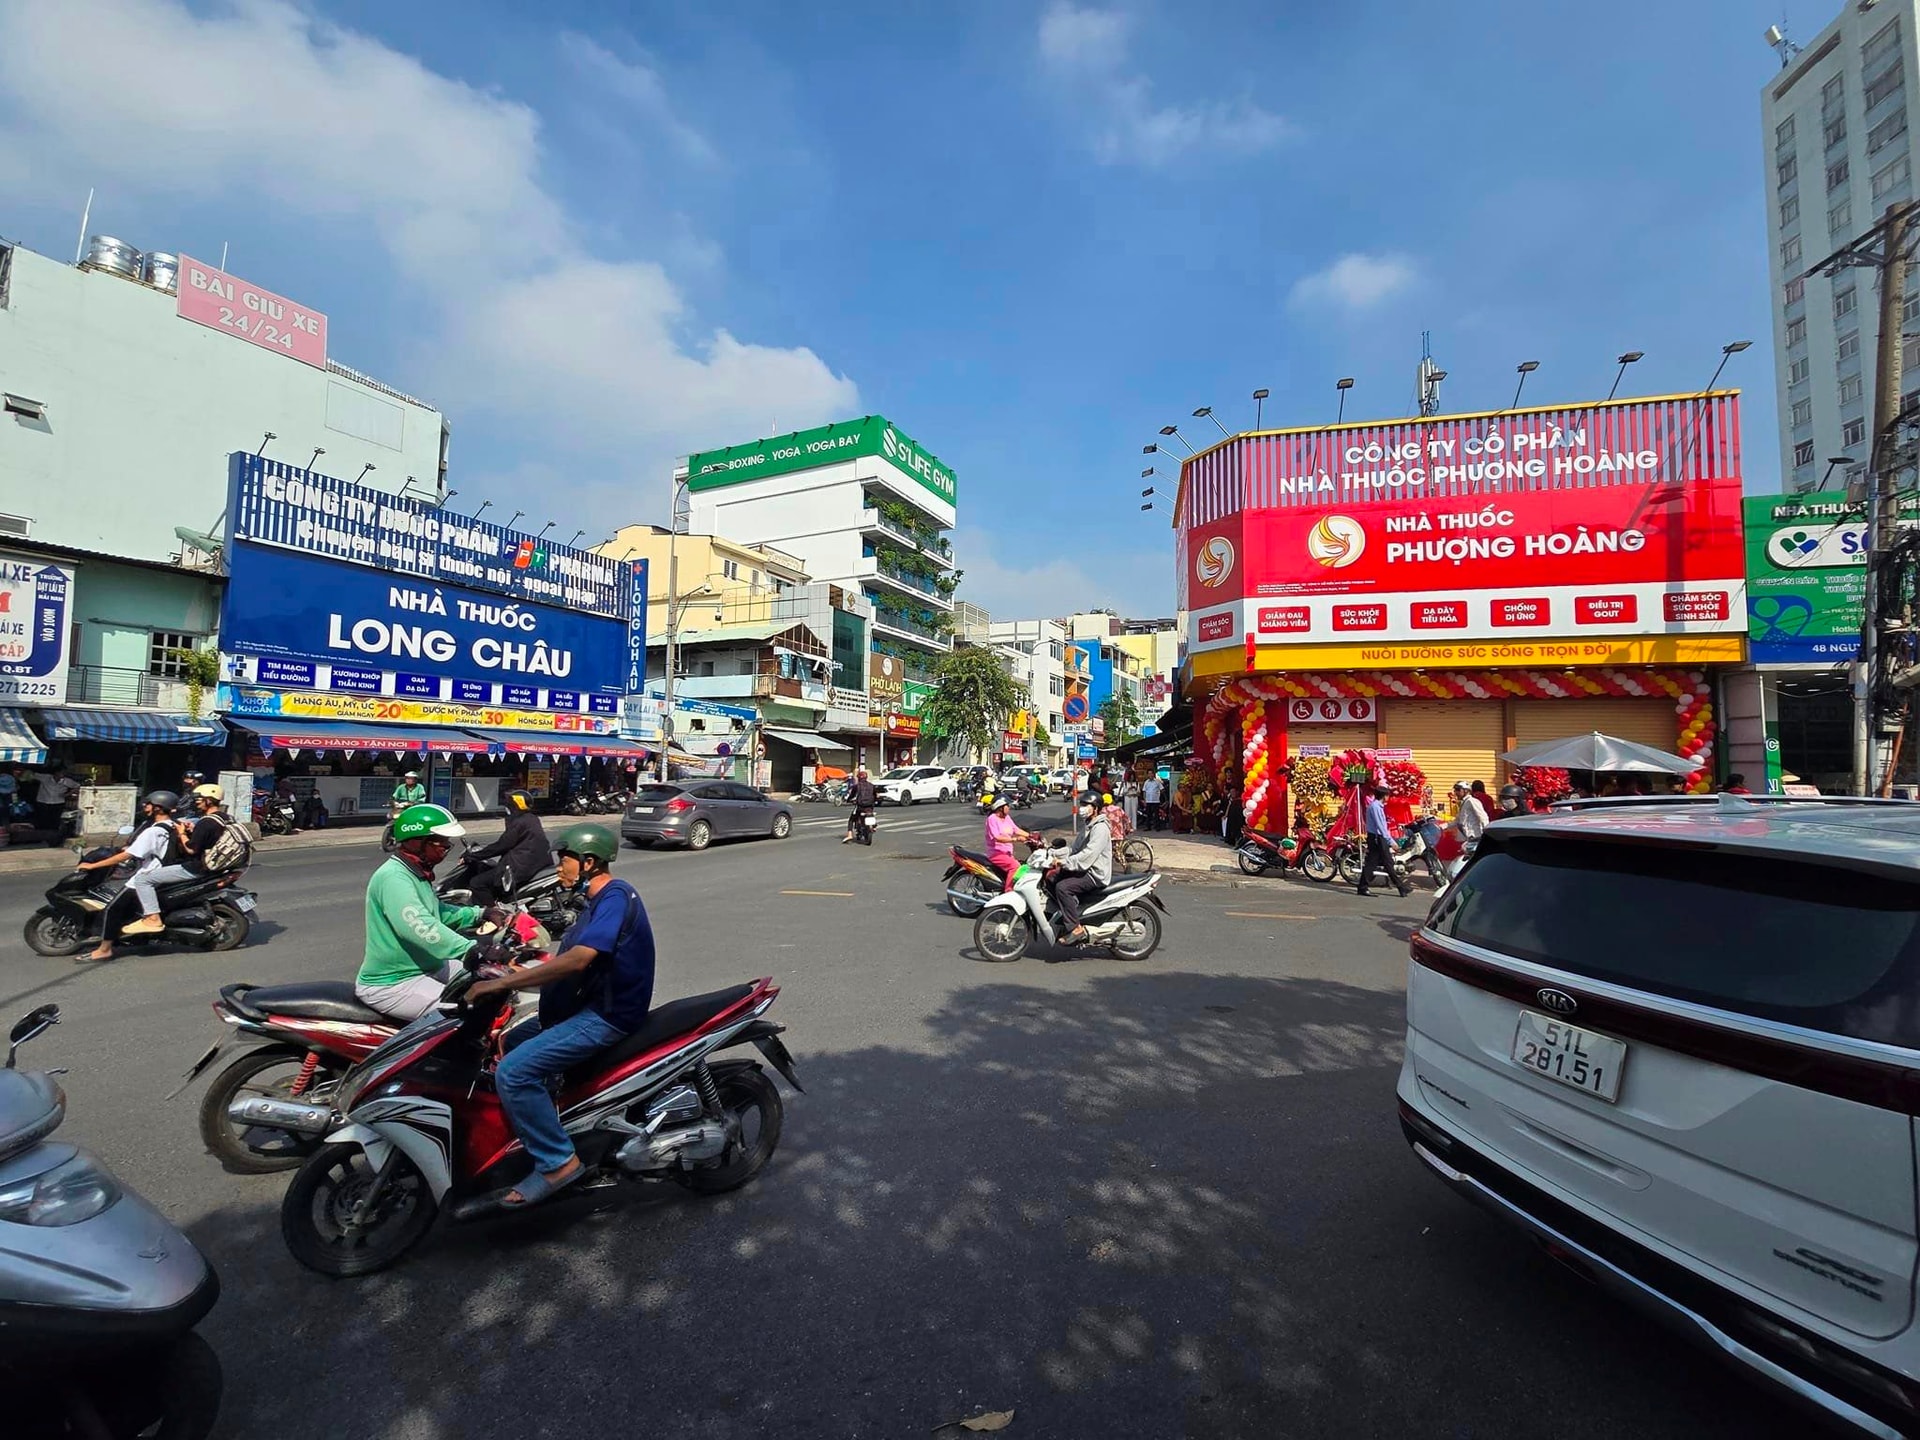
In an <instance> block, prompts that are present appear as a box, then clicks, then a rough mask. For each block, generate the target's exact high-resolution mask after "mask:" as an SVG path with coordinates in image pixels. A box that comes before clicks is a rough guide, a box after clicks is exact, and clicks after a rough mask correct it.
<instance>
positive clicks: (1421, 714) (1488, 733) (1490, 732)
mask: <svg viewBox="0 0 1920 1440" xmlns="http://www.w3.org/2000/svg"><path fill="white" fill-rule="evenodd" d="M1381 720H1382V725H1381V728H1382V729H1383V730H1384V731H1385V732H1386V733H1385V738H1384V740H1383V741H1382V742H1381V743H1383V744H1385V745H1387V746H1389V747H1391V748H1392V749H1395V750H1411V751H1412V752H1413V763H1414V764H1416V765H1418V766H1419V767H1420V768H1421V770H1422V771H1424V772H1425V774H1426V777H1427V782H1428V783H1429V784H1430V785H1432V786H1433V794H1434V798H1435V799H1439V798H1441V797H1443V796H1444V795H1446V793H1447V792H1448V791H1449V790H1451V789H1452V788H1453V782H1454V781H1456V780H1484V781H1486V782H1487V783H1488V784H1492V783H1493V779H1494V775H1495V767H1496V765H1497V764H1498V761H1499V757H1500V751H1501V749H1502V741H1503V740H1504V739H1505V738H1506V714H1505V710H1504V708H1503V707H1502V705H1501V703H1500V702H1499V701H1498V700H1388V701H1386V702H1385V711H1384V713H1383V715H1382V717H1381Z"/></svg>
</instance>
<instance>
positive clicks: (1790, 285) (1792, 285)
mask: <svg viewBox="0 0 1920 1440" xmlns="http://www.w3.org/2000/svg"><path fill="white" fill-rule="evenodd" d="M1806 293H1807V279H1806V276H1804V275H1796V276H1794V277H1793V279H1791V280H1789V281H1788V282H1787V289H1786V296H1787V304H1789V305H1798V304H1799V303H1800V301H1801V300H1802V299H1803V298H1804V297H1805V295H1806Z"/></svg>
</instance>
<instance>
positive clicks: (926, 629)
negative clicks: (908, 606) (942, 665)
mask: <svg viewBox="0 0 1920 1440" xmlns="http://www.w3.org/2000/svg"><path fill="white" fill-rule="evenodd" d="M873 628H874V631H875V632H876V633H878V634H882V635H892V636H896V637H899V638H901V639H905V640H908V641H910V642H912V643H913V644H915V645H922V646H925V647H927V648H928V649H931V650H937V651H939V652H940V653H941V654H945V653H946V652H947V651H949V650H951V649H953V641H952V639H951V638H950V637H948V636H946V635H943V634H941V633H940V632H939V631H938V630H936V629H934V628H933V627H932V626H931V625H923V624H921V623H920V622H919V621H918V620H915V619H912V618H910V617H909V616H906V615H889V614H887V613H886V612H885V611H884V610H875V611H874V613H873Z"/></svg>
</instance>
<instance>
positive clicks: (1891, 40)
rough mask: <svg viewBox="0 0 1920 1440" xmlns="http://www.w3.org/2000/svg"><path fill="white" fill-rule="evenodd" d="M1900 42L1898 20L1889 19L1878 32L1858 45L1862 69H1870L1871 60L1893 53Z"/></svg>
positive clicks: (1871, 65) (1883, 57)
mask: <svg viewBox="0 0 1920 1440" xmlns="http://www.w3.org/2000/svg"><path fill="white" fill-rule="evenodd" d="M1899 44H1900V22H1899V21H1898V20H1897V19H1895V20H1889V21H1888V22H1887V23H1886V24H1885V25H1883V26H1881V27H1880V30H1879V33H1878V34H1876V35H1875V36H1874V37H1873V38H1872V39H1871V40H1869V41H1867V43H1866V44H1864V45H1862V46H1861V47H1860V65H1861V68H1862V69H1868V70H1870V69H1872V68H1873V62H1874V61H1876V60H1884V59H1886V57H1887V56H1889V55H1891V54H1893V52H1894V50H1895V49H1896V48H1898V46H1899Z"/></svg>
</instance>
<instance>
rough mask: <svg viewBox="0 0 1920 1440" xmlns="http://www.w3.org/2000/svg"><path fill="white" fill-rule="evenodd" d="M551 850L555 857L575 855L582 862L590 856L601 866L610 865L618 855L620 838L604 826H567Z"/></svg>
mask: <svg viewBox="0 0 1920 1440" xmlns="http://www.w3.org/2000/svg"><path fill="white" fill-rule="evenodd" d="M553 850H554V853H555V854H556V855H577V856H579V857H580V858H581V859H582V860H584V859H586V858H587V857H588V856H589V855H591V856H592V857H593V858H594V859H596V860H598V861H599V862H600V863H601V864H602V865H611V864H613V857H614V856H616V855H618V854H619V853H620V837H619V836H618V835H616V834H614V833H613V831H611V830H609V829H608V828H607V827H606V826H604V825H569V826H568V827H567V828H566V829H565V830H563V831H561V832H560V838H559V839H558V840H556V841H554V842H553Z"/></svg>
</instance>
